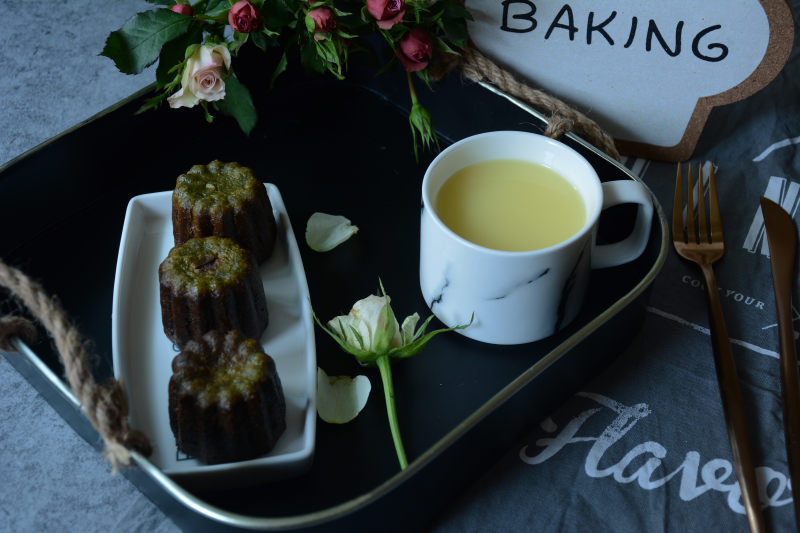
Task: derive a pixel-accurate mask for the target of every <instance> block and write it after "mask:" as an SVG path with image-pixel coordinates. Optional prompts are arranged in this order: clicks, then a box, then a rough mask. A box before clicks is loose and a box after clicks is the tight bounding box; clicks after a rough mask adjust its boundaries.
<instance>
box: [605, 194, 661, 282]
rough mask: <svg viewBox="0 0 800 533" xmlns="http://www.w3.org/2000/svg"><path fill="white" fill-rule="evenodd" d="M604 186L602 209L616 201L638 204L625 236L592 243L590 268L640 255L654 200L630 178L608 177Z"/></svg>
mask: <svg viewBox="0 0 800 533" xmlns="http://www.w3.org/2000/svg"><path fill="white" fill-rule="evenodd" d="M602 186H603V209H607V208H609V207H611V206H614V205H619V204H630V203H632V204H639V209H638V210H637V213H636V223H635V224H634V226H633V231H632V232H631V234H630V235H629V236H628V237H626V238H625V239H623V240H621V241H619V242H615V243H612V244H601V245H598V244H594V245H593V247H592V268H605V267H613V266H617V265H621V264H623V263H627V262H629V261H633V260H634V259H636V258H637V257H639V256H640V255H641V254H642V252H643V251H644V249H645V247H646V246H647V240H648V239H649V238H650V226H651V224H652V221H653V201H652V199H651V198H650V193H649V192H647V189H645V187H644V186H643V185H642V184H641V183H639V182H637V181H633V180H618V181H607V182H605V183H603V184H602Z"/></svg>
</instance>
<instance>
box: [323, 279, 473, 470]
mask: <svg viewBox="0 0 800 533" xmlns="http://www.w3.org/2000/svg"><path fill="white" fill-rule="evenodd" d="M379 284H380V287H381V294H382V295H381V296H378V295H374V294H372V295H369V296H367V297H366V298H364V299H362V300H359V301H357V302H356V303H355V304H353V308H352V309H351V310H350V312H349V313H348V314H346V315H342V316H337V317H336V318H334V319H332V320H329V321H328V324H327V327H326V326H324V325H322V323H321V322H320V321H319V319H318V318H317V316H316V315H314V320H316V322H317V324H318V325H319V326H320V327H321V328H322V329H323V330H324V331H325V332H326V333H327V334H328V335H330V336H331V338H333V340H335V341H336V343H337V344H338V345H339V346H340V347H341V348H342V349H343V350H344V351H346V352H348V353H350V354H352V355H354V356H355V358H356V359H357V360H358V362H359V363H361V364H362V365H368V366H373V365H374V366H377V367H378V370H379V371H380V373H381V382H382V383H383V396H384V399H385V401H386V413H387V415H388V418H389V428H390V429H391V432H392V440H393V441H394V448H395V451H396V452H397V460H398V461H399V462H400V468H401V469H405V468H406V467H407V466H408V459H407V458H406V452H405V448H404V447H403V440H402V438H401V437H400V427H399V425H398V423H397V413H396V411H395V402H394V385H393V384H392V366H391V360H392V359H404V358H406V357H411V356H412V355H416V354H417V353H419V352H420V351H421V350H422V349H423V348H424V347H425V345H426V344H427V343H428V341H429V340H431V339H432V338H433V337H435V336H436V335H438V334H439V333H444V332H446V331H452V330H454V329H462V328H465V327H467V326H469V324H464V325H461V326H456V327H454V328H445V329H437V330H435V331H430V332H428V333H425V329H426V328H427V327H428V324H429V323H430V321H431V319H432V318H433V315H431V316H429V317H428V318H427V319H426V320H425V321H424V322H423V323H422V325H421V326H420V327H419V328H417V323H418V322H419V315H418V314H417V313H414V314H413V315H409V316H407V317H406V319H405V320H403V325H402V326H400V325H398V323H397V318H395V316H394V311H392V307H391V305H389V301H390V300H389V295H387V294H386V291H385V290H384V289H383V283H379ZM471 323H472V321H471V320H470V324H471ZM323 385H325V383H324V382H323ZM318 411H319V409H318ZM351 411H352V409H351ZM355 414H358V413H357V412H356V413H355ZM353 416H355V415H353Z"/></svg>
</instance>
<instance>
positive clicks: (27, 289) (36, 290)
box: [0, 259, 152, 473]
mask: <svg viewBox="0 0 800 533" xmlns="http://www.w3.org/2000/svg"><path fill="white" fill-rule="evenodd" d="M0 285H3V286H5V287H6V288H8V289H9V290H10V291H11V293H12V294H13V295H15V296H16V297H17V298H18V299H19V300H21V301H22V302H23V303H24V304H25V305H26V306H27V307H28V309H29V310H30V311H31V313H32V314H33V315H34V316H35V317H36V319H37V320H38V321H39V322H40V323H41V324H42V325H43V326H44V327H45V329H46V330H47V331H48V333H49V334H50V335H51V336H52V338H53V340H54V341H55V345H56V348H57V351H58V353H59V355H60V357H61V362H62V363H63V365H64V372H65V374H66V377H67V382H68V383H69V386H70V389H71V390H72V392H73V394H75V397H76V398H77V399H78V401H79V402H80V404H81V407H82V408H83V411H84V413H85V414H86V417H87V418H88V419H89V421H90V422H91V424H92V426H94V428H95V429H96V430H97V431H98V433H100V436H101V437H102V438H103V441H104V443H105V449H104V450H103V455H104V456H105V458H106V460H107V461H108V462H109V463H110V464H111V467H112V470H113V472H114V473H117V472H118V471H119V468H120V467H121V466H130V464H131V454H130V450H136V451H137V452H139V453H141V454H143V455H145V456H147V455H150V453H151V451H152V447H151V445H150V441H149V440H148V439H147V436H145V435H144V433H142V432H140V431H138V430H136V429H133V428H131V427H130V426H129V425H128V398H127V396H126V394H125V390H124V388H123V386H122V383H121V382H119V381H117V380H116V379H113V378H112V379H110V380H109V381H108V383H106V384H105V385H100V384H98V383H97V382H96V381H95V379H94V376H93V375H92V372H91V369H90V361H91V358H90V355H89V353H88V351H87V349H86V345H85V343H84V342H83V340H82V338H81V334H80V333H79V332H78V329H77V328H76V327H75V326H74V325H73V324H72V323H71V322H70V321H69V319H68V318H67V316H66V314H65V313H64V310H63V309H62V307H61V305H60V304H59V302H58V301H57V300H56V298H54V297H51V296H49V295H48V294H47V293H46V291H45V290H44V288H43V287H42V286H41V285H39V284H38V283H36V282H35V281H33V280H31V279H30V278H29V277H28V276H27V275H25V274H24V273H23V272H22V271H20V270H18V269H16V268H14V267H10V266H8V265H6V264H5V262H3V260H2V259H0ZM12 336H17V337H19V338H20V339H21V340H22V341H23V342H25V343H26V344H29V345H30V344H33V342H35V338H36V327H35V326H34V325H33V323H32V322H31V321H29V320H27V319H25V318H22V317H19V316H2V317H0V350H4V351H8V352H12V351H15V348H14V347H13V346H12V345H11V342H10V341H11V337H12Z"/></svg>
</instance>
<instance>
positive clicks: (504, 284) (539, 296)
mask: <svg viewBox="0 0 800 533" xmlns="http://www.w3.org/2000/svg"><path fill="white" fill-rule="evenodd" d="M494 159H514V160H522V161H527V162H533V163H538V164H539V165H543V166H545V167H549V168H551V169H552V170H554V171H555V172H556V173H558V174H559V175H560V176H562V177H563V178H566V179H567V180H568V181H569V182H570V183H571V184H572V185H573V186H574V187H575V188H576V189H577V191H578V193H579V194H580V197H581V198H582V199H583V202H584V207H585V213H586V221H585V223H584V225H583V226H582V227H581V228H580V229H579V230H578V231H577V233H575V234H574V235H572V236H571V237H569V238H567V239H566V240H563V241H561V242H559V243H557V244H554V245H552V246H549V247H546V248H541V249H536V250H530V251H501V250H495V249H491V248H486V247H483V246H479V245H477V244H474V243H472V242H470V241H468V240H466V239H465V238H462V237H461V236H459V235H458V234H456V233H455V232H453V231H452V230H451V229H450V228H448V227H447V226H446V225H445V224H444V223H443V222H442V220H441V219H440V218H439V216H438V215H437V213H436V211H435V210H434V206H435V205H436V204H435V200H436V197H437V194H438V193H439V191H440V189H441V187H442V185H443V184H444V182H445V181H446V180H447V179H448V178H449V177H450V176H452V175H453V173H455V172H456V171H458V170H460V169H462V168H464V167H467V166H470V165H472V164H475V163H479V162H483V161H487V160H494ZM623 203H635V204H638V209H637V215H636V221H635V224H634V228H633V230H632V232H631V233H630V235H629V236H628V237H627V238H625V239H624V240H623V241H620V242H617V243H613V244H608V245H597V244H596V243H595V236H596V232H597V226H598V220H599V217H600V213H601V211H602V210H603V209H606V208H608V207H611V206H614V205H618V204H623ZM652 217H653V205H652V200H651V197H650V193H649V192H648V191H647V189H646V188H645V187H644V186H643V185H641V184H640V183H639V182H637V181H633V180H620V181H610V182H605V183H601V182H600V179H599V177H598V176H597V173H596V172H595V170H594V168H593V167H592V166H591V165H590V164H589V162H588V161H587V160H586V159H585V158H584V157H583V156H581V155H580V154H579V153H578V152H576V151H575V150H573V149H572V148H570V147H568V146H566V145H565V144H563V143H561V142H559V141H556V140H554V139H551V138H549V137H545V136H542V135H537V134H534V133H529V132H521V131H494V132H489V133H483V134H479V135H475V136H472V137H468V138H465V139H462V140H461V141H458V142H456V143H454V144H453V145H451V146H449V147H448V148H446V149H445V150H443V151H442V152H441V153H440V154H439V155H438V156H437V157H436V158H435V159H434V160H433V161H432V162H431V164H430V166H429V167H428V169H427V171H426V173H425V177H424V179H423V181H422V220H421V228H420V287H421V289H422V294H423V297H424V298H425V302H426V303H427V304H428V306H429V307H430V309H431V311H432V312H433V313H434V315H436V317H437V318H439V319H440V320H441V321H442V322H443V323H444V324H445V325H447V326H449V327H453V326H457V325H460V324H466V323H468V322H469V321H470V319H471V317H473V321H472V324H471V325H470V326H469V327H467V328H464V329H461V330H458V331H459V333H461V334H462V335H465V336H467V337H469V338H472V339H475V340H479V341H483V342H488V343H492V344H521V343H526V342H532V341H536V340H540V339H543V338H545V337H548V336H550V335H553V334H554V333H556V332H557V331H559V330H560V329H562V328H563V327H564V326H566V325H567V324H569V323H570V322H571V321H572V320H573V319H574V318H575V316H576V315H577V314H578V311H579V310H580V307H581V305H582V303H583V300H584V296H585V293H586V288H587V285H588V282H589V275H590V271H591V269H592V268H607V267H613V266H617V265H621V264H623V263H626V262H629V261H632V260H634V259H636V258H637V257H638V256H639V255H641V253H642V251H643V250H644V248H645V246H646V245H647V241H648V238H649V235H650V225H651V221H652Z"/></svg>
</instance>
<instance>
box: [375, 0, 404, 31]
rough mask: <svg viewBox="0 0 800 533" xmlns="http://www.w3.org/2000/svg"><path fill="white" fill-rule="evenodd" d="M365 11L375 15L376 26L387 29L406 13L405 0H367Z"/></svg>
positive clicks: (400, 19)
mask: <svg viewBox="0 0 800 533" xmlns="http://www.w3.org/2000/svg"><path fill="white" fill-rule="evenodd" d="M367 11H369V14H370V15H372V16H373V17H375V20H376V21H377V22H378V27H379V28H380V29H382V30H388V29H389V28H391V27H392V26H394V25H395V24H397V23H398V22H400V21H402V20H403V16H404V15H405V14H406V2H405V0H367Z"/></svg>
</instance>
